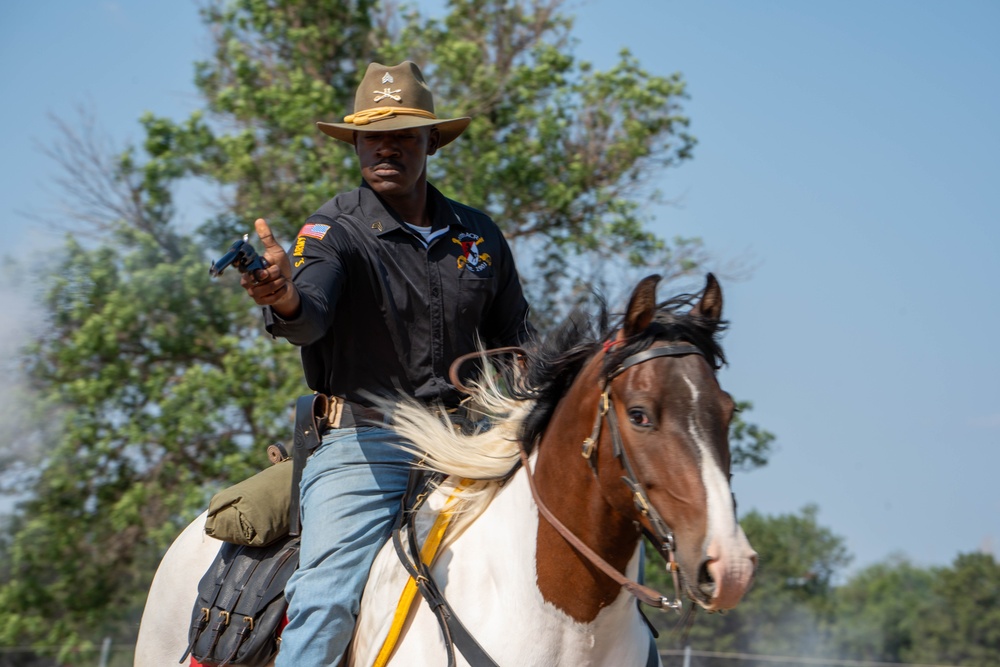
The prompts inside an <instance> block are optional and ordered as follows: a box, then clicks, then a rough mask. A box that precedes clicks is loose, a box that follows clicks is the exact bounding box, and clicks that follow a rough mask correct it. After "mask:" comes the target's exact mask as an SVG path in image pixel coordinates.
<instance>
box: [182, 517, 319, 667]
mask: <svg viewBox="0 0 1000 667" xmlns="http://www.w3.org/2000/svg"><path fill="white" fill-rule="evenodd" d="M298 564H299V538H298V537H289V536H286V537H284V538H282V539H280V540H278V541H277V542H274V543H273V544H270V545H268V546H266V547H251V546H246V545H238V544H231V543H228V542H224V543H223V544H222V548H221V549H220V550H219V555H218V556H216V558H215V562H214V563H212V566H211V567H210V568H209V569H208V572H206V573H205V576H204V577H202V579H201V582H200V583H199V584H198V599H197V601H196V602H195V605H194V610H193V612H192V615H191V628H190V630H189V632H188V650H187V651H186V652H185V654H184V656H183V657H181V659H180V662H184V661H185V660H187V657H188V655H191V656H194V658H195V660H197V661H198V662H200V663H201V664H203V665H219V666H223V665H246V666H247V667H263V665H266V664H267V663H268V662H270V661H271V660H272V659H273V658H274V656H275V654H276V653H277V652H278V643H279V639H278V636H279V633H280V630H281V628H282V627H283V626H284V620H285V610H286V609H287V607H288V604H287V602H286V601H285V584H286V583H287V582H288V578H289V577H291V576H292V572H294V571H295V569H296V568H297V567H298Z"/></svg>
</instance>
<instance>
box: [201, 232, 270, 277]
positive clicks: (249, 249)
mask: <svg viewBox="0 0 1000 667" xmlns="http://www.w3.org/2000/svg"><path fill="white" fill-rule="evenodd" d="M248 236H249V235H248V234H244V235H243V238H242V239H238V240H237V241H236V242H235V243H233V245H232V246H231V247H230V248H229V252H227V253H226V254H225V255H223V256H222V257H220V258H219V259H218V260H217V261H214V262H212V266H210V267H209V268H208V273H209V275H211V276H212V277H213V278H218V277H219V276H221V275H222V272H223V271H225V270H226V268H227V267H229V266H230V265H232V266H235V267H236V269H237V270H238V271H239V272H240V273H247V272H250V273H251V275H252V273H253V272H254V271H257V270H258V269H266V268H267V260H265V259H264V258H263V257H261V256H260V255H258V254H257V251H256V250H254V247H253V246H252V245H250V242H249V241H247V237H248Z"/></svg>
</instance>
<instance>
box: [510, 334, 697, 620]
mask: <svg viewBox="0 0 1000 667" xmlns="http://www.w3.org/2000/svg"><path fill="white" fill-rule="evenodd" d="M618 342H619V341H616V342H615V343H610V344H606V345H605V349H608V348H610V346H611V345H614V344H617V343H618ZM689 354H698V355H701V356H704V353H703V352H702V351H701V350H700V349H698V348H697V347H695V346H694V345H688V344H677V345H665V346H662V347H655V348H649V349H647V350H643V351H642V352H636V353H635V354H632V355H629V356H627V357H625V359H623V360H622V362H621V363H620V364H618V366H616V367H615V368H614V369H613V370H612V371H611V372H610V373H608V374H606V375H605V376H604V378H603V381H602V383H601V397H600V400H599V401H598V408H597V418H596V419H595V421H594V428H593V430H592V431H591V434H590V436H589V437H588V438H586V439H585V440H584V441H583V446H582V454H583V457H584V458H585V459H587V463H588V464H589V465H590V468H591V470H592V471H593V473H594V476H595V477H597V466H596V464H595V463H594V459H593V454H594V452H595V451H596V449H597V444H598V442H599V441H600V437H601V426H602V424H603V423H604V421H605V420H607V422H608V430H609V431H610V433H611V442H612V446H613V448H614V449H613V452H614V455H615V457H616V458H617V459H618V461H619V462H620V463H621V466H622V469H623V470H624V472H625V475H624V476H623V477H622V481H623V482H624V483H625V484H626V486H628V487H629V490H631V492H632V499H633V502H634V503H635V507H636V509H637V510H638V511H639V513H640V514H641V515H642V516H643V517H645V519H646V520H647V521H648V522H649V525H650V529H647V528H646V527H645V526H643V527H642V531H643V533H644V534H645V536H646V538H647V539H649V540H650V541H651V542H653V544H654V545H655V546H656V548H657V550H659V551H660V553H662V554H663V556H664V558H665V559H666V560H667V566H668V569H669V570H670V573H671V576H672V578H673V584H674V598H673V599H672V600H671V599H670V598H667V597H665V596H663V595H661V594H660V593H658V592H656V591H655V590H653V589H651V588H649V587H647V586H644V585H642V584H640V583H638V582H637V581H633V580H632V579H629V578H628V577H625V576H624V575H623V574H621V573H620V572H619V571H618V570H617V569H615V568H614V567H613V566H612V565H610V564H609V563H608V562H607V561H605V560H604V559H603V558H601V557H600V556H599V555H598V554H597V553H595V552H594V551H593V550H592V549H591V548H590V547H588V546H587V545H586V544H584V542H583V541H582V540H580V538H578V537H577V536H576V535H574V534H573V533H572V532H571V531H570V530H569V529H568V528H567V527H566V526H565V525H564V524H563V523H562V522H561V521H559V519H558V518H556V516H555V515H554V514H552V512H551V510H549V509H548V507H546V506H545V504H544V503H543V502H542V500H541V498H540V497H539V495H538V490H537V488H536V487H535V480H534V476H533V475H532V474H531V468H530V467H529V466H528V454H527V452H526V451H525V449H524V445H523V443H522V445H521V448H520V456H521V464H522V465H523V466H524V469H525V472H526V473H527V476H528V485H529V486H530V487H531V495H532V496H533V497H534V500H535V505H537V506H538V511H539V513H540V514H542V516H544V517H545V519H546V520H547V521H548V522H549V524H550V525H551V526H552V527H553V528H554V529H555V530H556V531H557V532H558V533H559V534H560V535H561V536H562V537H563V539H565V540H566V541H567V542H569V543H570V544H571V545H572V546H573V547H574V548H575V549H576V550H577V551H578V552H579V553H580V554H581V555H583V556H584V557H586V558H587V560H589V561H590V562H591V563H592V564H594V565H595V566H597V567H598V568H599V569H600V570H601V571H602V572H604V574H606V575H607V576H608V577H610V578H611V579H612V580H613V581H615V583H617V584H618V585H620V586H621V587H622V588H624V589H625V590H627V591H628V592H629V593H630V594H632V595H633V596H634V597H636V598H637V599H639V600H640V601H641V602H643V603H644V604H647V605H649V606H651V607H656V608H659V609H662V610H664V611H666V610H674V611H680V610H681V607H682V602H681V596H680V582H679V580H678V579H679V578H678V570H679V568H678V565H677V561H676V560H675V559H674V550H675V541H674V533H673V531H672V530H671V529H670V526H669V525H668V524H667V522H666V521H665V520H664V519H663V517H662V516H661V515H660V513H659V512H658V511H657V510H656V508H655V507H653V504H652V503H651V502H650V501H649V496H648V495H647V494H646V489H645V487H644V486H643V485H642V482H640V481H639V479H638V477H637V476H636V474H635V469H634V468H633V466H632V462H631V460H630V459H629V456H628V452H627V451H626V450H625V443H624V441H623V440H622V435H621V428H620V426H619V424H618V417H617V415H616V414H615V411H614V410H613V409H612V396H611V381H612V380H614V379H615V378H616V377H618V376H619V375H621V374H622V373H624V372H625V371H626V370H628V369H629V368H632V367H633V366H637V365H638V364H641V363H643V362H646V361H649V360H651V359H657V358H659V357H680V356H686V355H689Z"/></svg>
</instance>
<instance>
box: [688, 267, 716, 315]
mask: <svg viewBox="0 0 1000 667" xmlns="http://www.w3.org/2000/svg"><path fill="white" fill-rule="evenodd" d="M691 314H692V315H700V316H701V317H705V318H707V319H710V320H714V321H716V322H718V321H719V320H721V319H722V288H721V287H720V286H719V281H718V280H716V279H715V276H714V275H712V274H711V273H710V274H708V276H706V278H705V290H704V291H703V292H702V293H701V299H700V300H699V301H698V303H696V304H694V306H692V307H691Z"/></svg>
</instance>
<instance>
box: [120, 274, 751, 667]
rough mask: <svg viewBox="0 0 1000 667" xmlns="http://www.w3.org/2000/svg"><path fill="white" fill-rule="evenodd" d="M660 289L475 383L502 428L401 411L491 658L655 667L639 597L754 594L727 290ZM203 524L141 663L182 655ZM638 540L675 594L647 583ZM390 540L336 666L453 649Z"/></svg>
mask: <svg viewBox="0 0 1000 667" xmlns="http://www.w3.org/2000/svg"><path fill="white" fill-rule="evenodd" d="M659 280H660V278H659V276H650V277H648V278H646V279H644V280H642V281H640V282H639V283H638V285H637V286H636V287H635V288H634V290H633V292H632V295H631V297H630V299H629V301H628V307H627V309H626V311H625V313H624V315H623V316H622V317H621V318H620V320H619V321H618V323H616V325H615V326H609V321H610V317H609V315H608V313H607V310H606V309H603V308H602V312H601V313H600V315H599V317H598V318H596V323H597V324H596V327H595V320H594V319H593V318H589V319H588V318H586V317H571V318H569V319H568V320H567V323H566V324H564V325H563V326H562V327H560V328H559V329H557V330H556V332H555V333H554V334H552V335H550V336H549V337H547V338H546V340H545V341H544V342H542V343H541V344H540V345H538V346H537V347H534V348H532V349H529V350H528V351H526V352H525V356H524V359H523V360H522V365H521V366H520V368H521V369H522V374H521V376H520V377H519V379H518V380H517V381H512V382H502V381H495V380H492V379H490V378H489V377H487V378H486V379H484V380H482V381H480V382H477V383H474V384H473V386H472V387H469V388H466V389H467V390H468V391H469V392H470V393H471V399H470V407H472V408H473V409H474V410H476V411H478V412H479V414H481V415H486V416H488V417H489V421H490V422H491V423H492V424H493V427H492V428H489V429H486V430H482V431H477V432H475V433H473V434H471V435H465V434H463V433H460V432H457V431H456V429H455V428H454V427H453V426H452V425H451V422H450V421H448V420H447V418H445V417H442V416H441V413H440V411H432V410H429V409H427V408H425V407H422V406H419V405H415V404H410V403H408V402H406V401H402V402H400V403H398V404H397V405H395V406H394V412H393V422H394V428H395V429H396V430H397V431H398V432H399V433H400V434H401V435H402V436H404V437H405V438H406V439H408V440H409V442H411V443H412V446H413V448H414V450H415V451H416V452H417V453H418V454H419V455H420V456H421V465H423V466H425V467H427V468H429V469H432V470H437V471H439V472H442V473H445V474H447V475H450V477H448V478H447V479H446V480H445V481H444V482H443V483H441V484H440V486H439V487H438V488H437V489H436V490H435V491H433V493H431V494H430V495H429V497H428V500H427V502H426V503H425V504H424V507H423V509H421V510H420V514H419V515H418V519H422V521H423V525H425V526H426V524H427V523H428V522H429V521H430V520H431V518H430V517H432V516H434V515H435V514H436V513H437V512H440V511H441V509H442V508H446V510H447V511H448V512H449V516H452V517H453V521H452V526H451V528H450V529H449V532H448V533H447V536H446V537H445V538H444V541H443V542H442V543H441V544H440V546H439V548H438V551H437V553H436V555H435V556H434V558H433V560H432V561H431V563H430V572H431V574H432V576H433V579H434V580H435V581H436V582H437V584H438V586H439V588H440V591H441V592H442V593H443V596H444V598H445V599H446V600H447V601H448V603H449V604H450V606H451V612H452V613H453V614H454V615H455V616H456V617H457V618H458V619H459V620H461V622H462V624H464V626H465V628H468V630H469V633H470V634H471V635H472V636H473V637H474V639H475V641H476V642H478V644H479V646H481V647H482V649H483V650H484V651H485V653H487V654H488V655H489V657H490V658H491V659H492V660H493V661H495V663H496V664H497V665H502V666H508V665H517V666H518V667H521V666H525V667H528V666H542V665H545V666H548V665H557V664H558V665H592V666H608V667H611V666H614V667H620V666H631V665H635V666H649V665H657V664H660V659H659V656H658V653H657V652H656V650H655V644H653V643H652V638H651V634H650V630H649V628H648V625H647V622H646V620H645V619H644V618H643V617H642V615H641V612H640V609H639V605H637V604H636V597H638V598H639V599H640V600H642V601H643V602H646V603H648V604H653V605H654V606H659V607H661V608H678V607H679V606H680V605H681V604H682V601H681V598H682V597H684V598H687V599H689V600H690V601H692V602H694V603H695V604H696V605H698V606H699V607H702V608H704V609H705V610H708V611H719V610H725V609H730V608H732V607H735V606H736V604H737V603H738V602H739V601H740V600H741V598H742V597H743V595H744V594H745V593H746V591H747V590H748V589H749V587H750V585H751V583H752V580H753V576H754V573H755V570H756V565H757V554H756V553H755V552H754V550H753V549H752V547H751V546H750V543H749V541H748V540H747V538H746V536H745V534H744V533H743V531H742V529H741V528H740V526H739V523H738V522H737V519H736V512H735V505H734V500H733V495H732V491H731V489H730V485H729V471H730V452H729V442H728V431H729V423H730V420H731V418H732V414H733V411H734V408H735V405H734V401H733V400H732V398H731V397H730V396H729V395H728V394H727V393H726V392H725V391H723V390H722V389H721V387H720V386H719V384H718V382H717V379H716V371H717V370H718V368H719V367H721V364H722V363H724V362H725V358H724V356H723V352H722V349H721V347H720V344H719V342H718V338H719V335H720V333H721V331H723V330H724V329H725V325H726V323H725V321H724V320H723V319H722V291H721V287H720V286H719V283H718V281H717V280H716V279H715V278H714V276H712V275H711V274H709V275H708V277H707V279H706V284H705V288H704V290H703V291H702V292H701V293H700V295H694V296H692V295H682V296H679V297H675V298H673V299H670V300H668V301H665V302H663V303H659V304H658V303H657V301H656V286H657V283H658V282H659ZM595 328H596V329H597V331H595ZM460 480H461V482H460ZM203 517H204V515H203V516H202V517H199V519H197V520H195V522H194V523H192V525H191V526H189V527H188V529H187V530H186V531H185V532H184V533H182V535H181V536H180V537H179V538H178V539H177V541H176V542H175V543H174V545H172V546H171V548H170V549H169V550H168V551H167V553H166V555H165V556H164V558H163V561H162V562H161V565H160V567H159V569H158V571H157V573H156V576H155V578H154V582H153V586H152V587H151V589H150V595H149V598H148V600H147V604H146V610H145V612H144V614H143V618H142V622H141V626H140V631H139V637H138V641H137V648H136V658H135V664H136V666H137V667H147V666H151V665H156V666H161V665H167V664H174V663H176V661H177V659H178V658H179V657H180V655H181V654H182V653H183V652H184V649H185V647H186V631H187V627H188V623H189V620H190V614H191V607H192V604H193V600H194V596H195V589H196V584H197V579H198V578H199V577H200V576H201V574H202V573H203V572H204V571H205V569H206V568H207V563H208V562H209V561H211V558H212V556H214V553H215V552H216V551H217V549H218V543H217V542H214V540H212V539H211V538H208V537H206V536H204V534H203V533H199V526H200V525H201V524H202V523H203ZM644 534H645V535H646V536H647V537H650V538H651V539H652V540H653V542H654V545H655V546H656V548H657V550H658V551H659V552H660V553H661V554H662V555H663V557H664V559H665V561H666V564H667V567H668V570H669V571H671V573H672V575H673V581H674V586H675V591H674V595H675V598H676V599H673V600H671V599H670V598H668V597H666V596H663V595H661V594H659V593H656V592H655V591H651V589H648V588H646V587H645V586H643V585H642V584H640V583H638V582H637V581H636V579H637V578H638V577H640V567H641V562H642V548H643V542H642V540H643V535H644ZM393 547H394V545H393V543H392V542H389V543H387V544H386V545H385V547H384V548H383V549H382V551H381V552H380V554H379V556H378V557H377V559H376V561H375V563H374V564H373V566H372V568H371V571H370V575H369V580H368V584H367V587H366V589H365V592H364V595H363V597H362V604H361V610H360V614H359V617H358V622H357V625H356V628H355V635H354V640H353V642H352V647H351V650H350V652H349V654H348V656H347V657H346V659H345V662H344V664H346V665H350V666H352V667H360V666H362V665H364V666H370V665H439V664H440V665H443V664H447V662H448V660H449V657H450V651H451V647H450V646H448V645H447V644H446V642H445V639H444V637H445V631H444V630H442V628H441V627H439V625H438V623H439V621H438V617H437V616H436V615H435V613H434V612H433V611H432V610H431V608H430V606H429V605H428V604H423V603H418V604H415V605H413V606H412V607H409V608H406V607H404V606H402V605H401V603H400V599H401V596H400V593H401V591H403V589H404V587H405V586H406V584H407V581H408V580H409V577H410V575H409V574H408V572H407V570H406V569H404V567H403V566H402V565H401V562H400V558H399V557H398V555H397V553H396V549H394V548H393ZM460 648H461V647H460ZM454 658H455V662H456V664H459V665H466V664H469V662H468V661H467V659H466V657H465V656H463V655H462V653H461V652H459V653H457V654H454Z"/></svg>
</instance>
